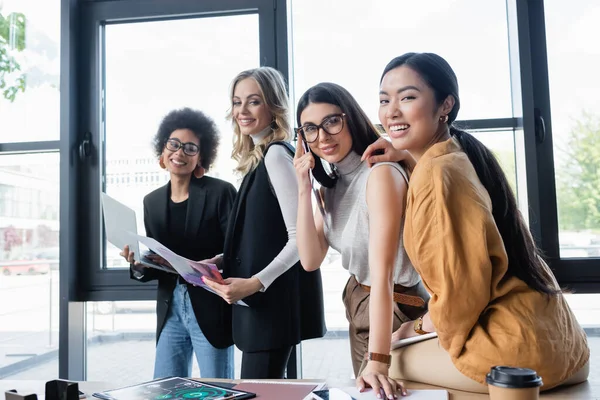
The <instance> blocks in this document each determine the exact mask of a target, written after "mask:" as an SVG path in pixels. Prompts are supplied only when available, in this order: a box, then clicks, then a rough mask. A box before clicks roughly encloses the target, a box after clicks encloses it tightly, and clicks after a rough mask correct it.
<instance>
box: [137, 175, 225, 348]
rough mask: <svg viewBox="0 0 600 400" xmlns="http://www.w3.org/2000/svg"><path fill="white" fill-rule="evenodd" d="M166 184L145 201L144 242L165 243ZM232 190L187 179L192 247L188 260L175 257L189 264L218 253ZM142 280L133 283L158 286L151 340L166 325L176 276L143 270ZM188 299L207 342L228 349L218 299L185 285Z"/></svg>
mask: <svg viewBox="0 0 600 400" xmlns="http://www.w3.org/2000/svg"><path fill="white" fill-rule="evenodd" d="M170 185H171V183H170V182H169V183H167V184H166V185H165V186H163V187H160V188H158V189H156V190H155V191H153V192H151V193H149V194H148V195H147V196H146V197H145V198H144V225H145V227H146V236H148V237H151V238H154V239H156V240H158V241H159V242H161V243H163V244H165V245H166V243H165V242H168V237H167V236H168V226H167V209H168V204H169V203H168V201H169V193H170ZM235 195H236V190H235V188H234V187H233V185H231V184H230V183H228V182H225V181H223V180H220V179H215V178H211V177H209V176H204V177H202V178H200V179H197V178H195V177H192V180H191V184H190V189H189V198H188V206H187V218H186V221H185V237H186V240H189V242H190V243H194V244H195V246H194V245H192V246H189V251H188V253H187V254H180V255H181V256H183V257H186V258H188V259H190V260H205V259H207V258H212V257H214V256H215V255H217V254H220V253H222V251H223V244H224V241H225V231H226V229H227V221H228V218H229V215H230V211H231V208H232V206H233V201H234V199H235ZM143 273H144V276H143V277H142V278H141V279H137V278H135V276H134V274H133V271H130V275H131V278H132V279H135V280H138V281H142V282H148V281H151V280H154V279H157V280H158V292H157V298H156V300H157V303H156V314H157V318H156V340H157V341H158V338H159V336H160V332H161V330H162V328H163V326H164V324H165V320H166V317H167V311H168V310H169V306H170V304H171V297H172V294H173V290H174V289H175V285H176V284H177V275H175V274H170V273H167V272H163V271H159V270H156V269H153V268H144V271H143ZM187 289H188V293H189V295H190V300H191V303H192V308H193V309H194V314H195V315H196V320H197V321H198V325H199V326H200V329H202V332H203V333H204V335H205V336H206V338H207V339H208V341H209V342H210V343H211V344H212V345H213V346H214V347H216V348H225V347H228V346H231V345H232V344H233V339H232V333H231V306H230V305H229V304H227V302H225V301H224V300H223V299H222V298H221V297H219V296H217V295H215V294H213V293H210V292H208V291H206V290H204V289H202V288H199V287H196V286H193V285H190V284H188V285H187Z"/></svg>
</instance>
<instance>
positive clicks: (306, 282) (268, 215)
mask: <svg viewBox="0 0 600 400" xmlns="http://www.w3.org/2000/svg"><path fill="white" fill-rule="evenodd" d="M230 95H231V111H230V115H229V117H230V118H231V121H232V124H233V130H234V133H235V135H234V147H233V153H232V156H233V158H234V159H235V160H237V162H238V166H237V171H238V172H239V173H240V174H241V175H242V176H243V180H242V184H241V187H240V190H239V193H238V196H237V198H236V201H235V204H234V207H233V213H232V215H231V218H230V222H229V227H228V230H227V237H226V240H225V250H224V254H223V256H220V257H217V258H215V259H213V260H211V261H212V262H214V263H217V264H219V265H222V268H223V271H224V273H223V275H224V276H225V277H227V279H225V284H219V283H217V282H214V281H210V280H206V281H205V283H206V284H207V285H208V286H210V287H211V288H212V289H214V290H215V291H216V292H217V293H218V294H219V295H221V296H222V297H223V298H224V299H225V300H227V302H229V303H235V302H237V301H238V300H243V301H244V302H245V303H246V304H247V305H248V307H244V306H241V305H234V306H233V340H234V343H235V345H236V346H237V347H238V348H239V349H240V350H242V352H243V353H242V371H241V378H242V379H248V378H249V379H266V378H269V379H271V378H283V377H284V376H285V371H286V365H287V363H288V360H289V358H290V354H291V352H292V350H293V348H294V346H295V345H296V344H298V343H300V341H302V340H306V339H313V338H317V337H322V336H323V335H324V334H325V318H324V311H323V287H322V285H321V274H320V272H314V273H309V272H306V271H304V269H302V266H301V265H300V262H299V256H298V250H297V247H296V212H297V211H296V210H297V204H298V187H297V186H296V182H295V179H294V165H293V155H294V153H293V148H292V147H291V145H290V144H289V143H288V141H289V140H290V127H289V122H288V115H289V107H288V100H287V93H286V89H285V82H284V80H283V77H282V76H281V74H280V73H279V71H277V70H275V69H273V68H269V67H261V68H256V69H252V70H248V71H243V72H241V73H240V74H238V75H237V76H236V77H235V78H234V80H233V82H232V85H231V93H230Z"/></svg>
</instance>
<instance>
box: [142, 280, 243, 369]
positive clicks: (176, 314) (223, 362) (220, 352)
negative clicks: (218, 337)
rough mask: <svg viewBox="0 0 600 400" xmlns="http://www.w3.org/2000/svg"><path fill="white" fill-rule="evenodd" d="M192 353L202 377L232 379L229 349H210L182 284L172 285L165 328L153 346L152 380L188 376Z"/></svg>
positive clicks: (230, 350) (231, 356) (230, 349)
mask: <svg viewBox="0 0 600 400" xmlns="http://www.w3.org/2000/svg"><path fill="white" fill-rule="evenodd" d="M192 352H193V353H196V359H197V360H198V366H199V367H200V376H201V377H202V378H225V379H233V369H234V363H233V346H230V347H228V348H226V349H217V348H215V347H213V346H212V345H211V344H210V343H209V341H208V340H207V339H206V337H205V336H204V333H202V330H201V329H200V327H199V326H198V321H196V316H195V315H194V310H193V309H192V303H191V302H190V296H189V294H188V291H187V286H186V285H179V284H178V285H176V286H175V290H173V297H172V299H171V306H170V307H169V311H168V313H167V319H166V321H165V325H164V327H163V329H162V331H161V333H160V337H159V339H158V343H157V344H156V359H155V361H154V379H157V378H165V377H168V376H179V377H190V376H191V374H192Z"/></svg>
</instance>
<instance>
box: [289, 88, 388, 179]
mask: <svg viewBox="0 0 600 400" xmlns="http://www.w3.org/2000/svg"><path fill="white" fill-rule="evenodd" d="M311 103H325V104H333V105H334V106H338V107H339V108H340V109H341V110H342V112H343V113H344V114H346V117H345V121H344V123H345V124H346V125H347V126H348V130H349V131H350V135H351V136H352V150H353V151H355V152H356V153H358V154H360V155H362V154H363V153H364V151H365V150H366V149H367V147H368V146H369V145H370V144H372V143H374V142H375V141H377V139H379V132H378V131H377V128H375V126H374V125H373V124H372V123H371V120H369V117H367V114H365V112H364V111H363V109H362V108H360V106H359V105H358V102H357V101H356V99H355V98H354V97H353V96H352V95H351V94H350V92H348V91H347V90H346V89H344V88H343V87H341V86H340V85H337V84H335V83H330V82H322V83H319V84H317V85H315V86H313V87H311V88H310V89H308V90H307V91H306V92H304V94H303V95H302V97H300V100H299V101H298V110H297V111H296V119H297V121H298V126H300V125H301V122H300V115H302V111H304V109H305V108H306V107H307V106H308V105H309V104H311ZM311 152H312V150H311ZM313 157H314V158H315V167H314V168H313V171H312V172H313V176H314V177H315V179H316V180H317V181H318V182H319V183H320V184H321V185H322V186H325V187H327V188H332V187H333V186H335V182H336V180H337V176H336V175H335V174H333V175H329V174H328V173H327V172H326V171H325V168H324V167H323V162H322V161H321V158H320V157H319V156H317V155H316V154H315V153H314V152H313Z"/></svg>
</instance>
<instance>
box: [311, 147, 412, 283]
mask: <svg viewBox="0 0 600 400" xmlns="http://www.w3.org/2000/svg"><path fill="white" fill-rule="evenodd" d="M381 165H389V166H391V167H393V169H394V173H397V174H398V175H399V177H400V179H404V180H406V182H408V175H407V174H406V171H404V169H403V168H402V167H401V166H400V165H399V164H397V163H389V162H385V163H378V164H376V165H374V166H373V167H371V168H369V166H368V165H367V163H366V162H361V160H360V156H359V155H358V154H357V153H355V152H354V151H350V153H349V154H348V155H347V156H346V157H345V158H344V159H343V160H342V161H340V162H339V163H337V164H335V167H336V168H337V172H338V175H339V177H338V179H337V181H336V184H335V186H334V187H333V188H331V189H329V188H323V189H322V190H323V200H324V203H325V217H324V220H325V222H326V223H325V224H324V232H325V237H326V239H327V242H328V243H329V245H330V246H331V247H332V248H334V249H335V250H337V251H339V252H340V254H341V255H342V266H343V267H344V268H345V269H347V270H348V272H350V274H352V275H354V276H355V277H356V280H357V281H358V282H360V283H362V284H363V285H368V286H370V285H371V282H370V279H369V209H368V207H367V197H366V189H367V180H368V179H369V175H370V173H371V171H372V170H373V169H374V168H377V167H379V166H381ZM398 207H401V205H400V204H399V205H398ZM400 229H401V232H400V239H399V241H398V254H397V256H396V261H395V263H394V284H400V285H403V286H414V285H416V284H417V283H419V282H420V281H421V277H420V276H419V274H418V273H417V271H415V269H414V267H413V265H412V263H411V262H410V260H409V258H408V255H407V254H406V251H405V250H404V243H403V240H402V231H403V230H404V220H403V221H402V225H401V228H400Z"/></svg>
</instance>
